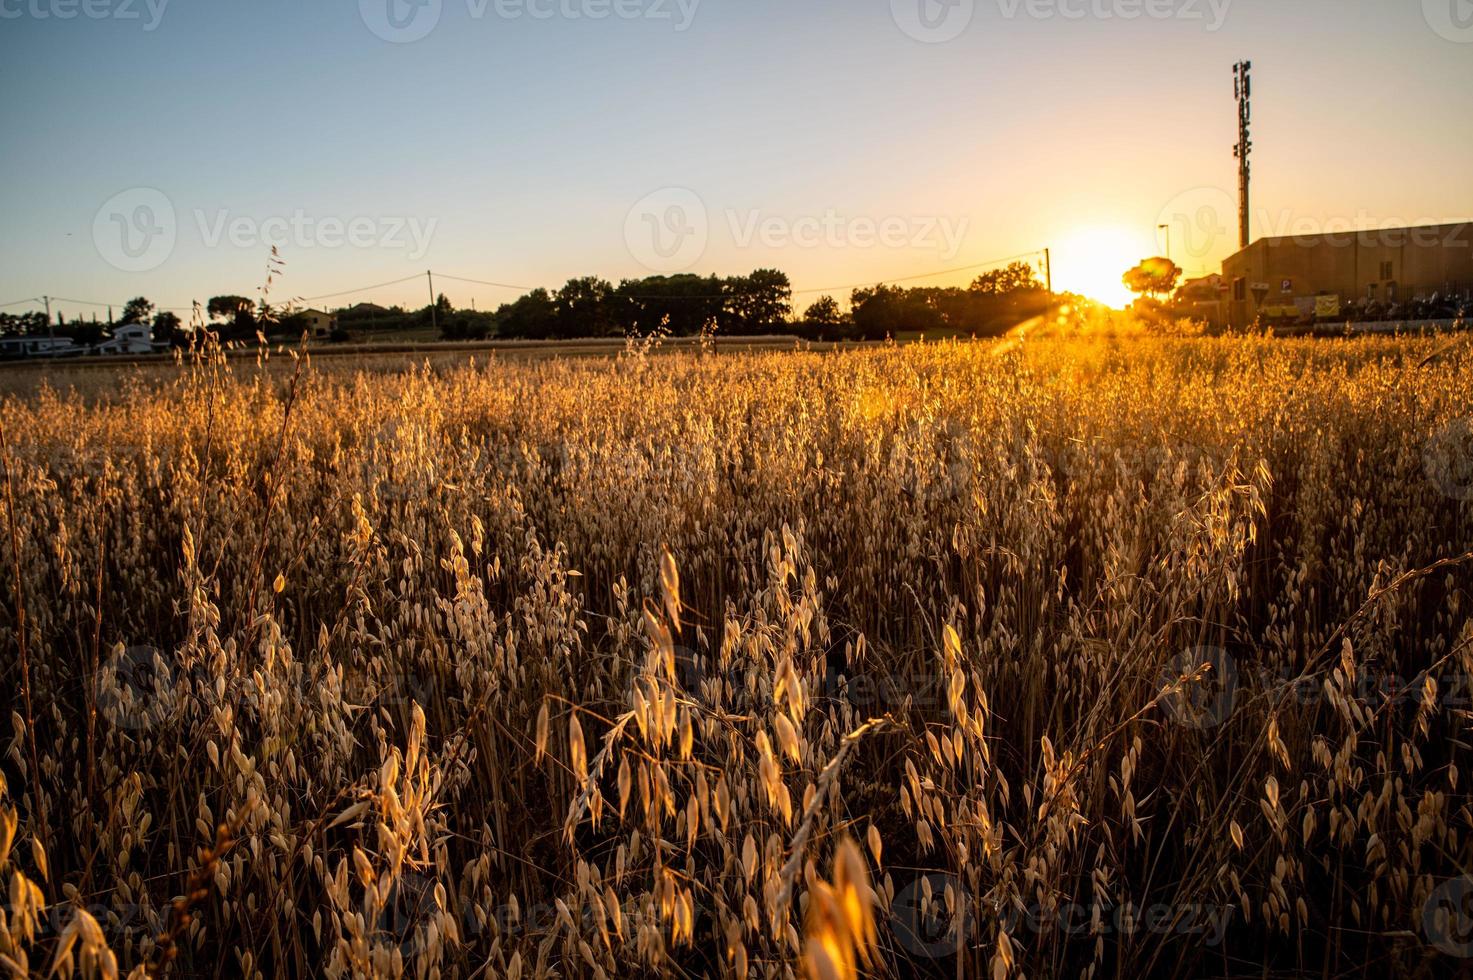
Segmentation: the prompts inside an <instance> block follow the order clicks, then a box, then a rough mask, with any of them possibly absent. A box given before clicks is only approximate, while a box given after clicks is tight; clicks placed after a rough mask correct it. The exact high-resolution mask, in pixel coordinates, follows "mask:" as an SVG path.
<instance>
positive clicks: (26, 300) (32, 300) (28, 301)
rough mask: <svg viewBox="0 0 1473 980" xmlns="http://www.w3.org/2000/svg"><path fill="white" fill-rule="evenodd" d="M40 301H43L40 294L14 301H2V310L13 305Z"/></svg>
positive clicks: (0, 307)
mask: <svg viewBox="0 0 1473 980" xmlns="http://www.w3.org/2000/svg"><path fill="white" fill-rule="evenodd" d="M39 302H41V297H39V296H32V297H31V298H30V299H18V300H16V301H15V302H14V303H0V310H8V309H10V308H11V307H12V306H20V305H21V304H22V303H39Z"/></svg>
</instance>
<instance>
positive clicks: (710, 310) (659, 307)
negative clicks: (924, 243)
mask: <svg viewBox="0 0 1473 980" xmlns="http://www.w3.org/2000/svg"><path fill="white" fill-rule="evenodd" d="M1050 302H1051V297H1050V296H1049V294H1048V292H1047V290H1046V289H1045V287H1044V285H1043V284H1042V283H1041V282H1039V281H1038V278H1037V276H1036V275H1035V273H1034V271H1033V269H1032V267H1030V266H1028V265H1026V264H1024V263H1021V262H1019V263H1014V264H1012V265H1009V266H1007V267H1006V268H1002V269H997V270H994V271H991V272H987V273H984V274H982V275H980V276H978V277H977V278H976V279H975V280H973V282H972V283H971V284H970V285H969V286H967V287H965V288H960V287H945V288H938V287H919V288H910V289H908V288H904V287H901V286H891V285H886V284H883V283H881V284H878V285H875V286H870V287H865V288H860V289H855V290H853V291H852V292H851V293H850V296H849V305H848V308H847V309H845V308H844V307H842V306H841V305H840V303H839V301H838V300H837V299H835V298H834V297H833V296H821V297H819V298H818V299H817V300H815V301H814V302H812V303H811V304H809V305H808V306H807V307H806V308H805V309H804V310H803V312H802V313H801V314H797V313H796V311H795V307H794V305H793V289H792V284H791V282H790V281H789V279H788V276H787V274H786V273H784V272H781V271H779V270H776V269H757V270H755V271H754V272H752V273H751V274H750V275H745V276H727V277H720V276H715V275H710V276H699V275H675V276H651V277H648V278H643V279H625V280H623V281H621V282H620V283H619V284H618V285H615V284H613V283H612V282H609V281H608V280H606V279H601V278H599V277H597V276H584V277H580V278H575V279H570V280H568V282H567V283H566V284H564V285H563V287H562V288H560V289H556V290H548V289H534V290H532V291H531V292H529V293H527V294H525V295H523V296H520V297H518V298H517V299H515V300H513V301H511V302H508V303H503V304H502V305H501V306H499V307H498V308H496V309H495V310H489V311H480V310H475V309H458V308H456V307H455V306H454V305H453V304H452V303H451V302H450V300H449V299H448V298H447V297H446V296H445V295H443V294H441V295H440V296H438V297H437V299H436V302H435V304H434V305H433V306H425V307H422V308H419V309H404V308H403V307H391V308H385V307H380V306H375V305H373V304H367V303H364V304H359V305H357V306H353V307H348V308H344V309H341V310H338V311H337V312H336V313H335V314H334V315H335V317H336V323H337V327H336V329H335V330H334V332H333V337H332V339H333V340H339V341H342V340H348V339H351V338H352V337H353V336H354V334H355V333H356V332H359V331H372V332H374V333H392V332H394V331H399V330H413V329H425V328H430V327H432V326H433V327H435V328H438V330H439V333H440V336H441V337H442V338H443V339H445V340H486V339H492V338H499V339H509V340H569V339H575V338H598V337H622V336H626V335H628V334H630V333H645V334H647V333H651V332H653V331H656V330H661V331H663V332H665V333H667V334H669V335H672V336H677V337H681V336H695V335H697V334H700V333H703V332H707V333H711V332H714V333H718V334H726V335H748V336H751V335H760V334H774V333H778V334H797V335H798V336H802V337H805V338H808V339H812V340H825V341H838V340H883V339H885V338H886V337H893V336H896V335H898V334H900V333H905V332H921V333H925V332H932V333H943V332H954V333H958V334H963V335H968V334H970V335H976V336H992V335H999V334H1002V333H1005V332H1007V330H1009V329H1010V328H1011V327H1013V326H1014V325H1016V324H1017V323H1019V322H1021V321H1022V320H1025V319H1027V318H1029V317H1032V316H1037V315H1039V314H1040V313H1043V312H1045V311H1046V310H1047V309H1048V307H1049V305H1050ZM202 312H203V314H205V315H206V316H207V317H208V321H207V322H205V323H204V324H203V326H204V327H205V328H206V329H208V330H210V331H211V332H213V333H215V334H217V335H218V336H219V337H220V338H221V339H222V340H245V341H248V340H251V339H254V338H255V337H256V336H257V335H262V336H281V337H292V336H298V335H300V334H301V333H302V332H303V331H304V330H305V329H306V326H307V321H306V319H305V318H304V316H303V314H302V312H300V311H293V310H292V309H291V308H287V309H286V310H276V309H273V308H271V307H270V306H269V305H268V304H266V303H265V302H262V301H254V300H251V299H248V298H247V297H244V296H233V295H226V296H216V297H213V298H211V299H210V301H209V302H208V303H207V304H205V306H204V308H203V310H202ZM201 319H202V318H201ZM140 323H141V324H149V325H151V327H152V332H153V339H154V340H156V341H159V342H168V343H176V344H187V343H188V341H189V338H190V337H191V336H192V330H191V329H190V328H186V327H185V325H184V324H183V323H182V322H181V321H180V318H179V317H178V316H177V315H176V314H174V313H172V312H169V311H167V310H163V311H159V310H156V309H155V307H154V305H153V303H151V302H150V301H149V300H148V299H146V298H144V297H138V298H136V299H133V300H131V301H129V302H128V303H127V304H126V305H125V306H124V308H123V315H122V317H121V319H119V320H118V321H116V323H109V324H101V323H98V322H97V321H96V319H95V318H94V320H93V321H92V322H91V323H86V322H84V321H81V320H74V321H72V322H71V323H66V322H65V321H64V319H63V318H62V316H61V315H60V314H58V323H57V325H56V326H55V328H52V330H51V332H53V333H55V335H57V336H62V337H73V338H74V339H76V340H77V342H78V343H96V342H98V341H100V340H102V339H105V337H106V332H107V331H108V330H109V329H110V328H113V327H116V326H121V325H124V324H140ZM49 327H50V325H49V324H48V323H47V322H46V318H45V315H44V314H41V313H30V314H21V315H18V316H17V315H9V314H0V333H3V334H33V335H34V334H41V335H45V334H46V333H47V332H48V328H49Z"/></svg>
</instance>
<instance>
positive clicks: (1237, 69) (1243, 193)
mask: <svg viewBox="0 0 1473 980" xmlns="http://www.w3.org/2000/svg"><path fill="white" fill-rule="evenodd" d="M1252 71H1253V62H1251V61H1240V62H1238V63H1237V64H1236V65H1233V97H1234V98H1236V99H1237V100H1238V145H1237V146H1235V147H1233V156H1235V157H1237V160H1238V247H1239V248H1247V247H1248V246H1249V245H1251V244H1252V238H1251V230H1252V229H1251V228H1250V221H1249V214H1250V212H1249V210H1248V184H1249V178H1250V176H1251V173H1252V170H1251V168H1250V167H1249V165H1248V157H1249V156H1250V155H1251V154H1252V153H1253V140H1252V138H1251V136H1250V135H1249V131H1248V127H1249V125H1250V124H1251V123H1252V122H1253V79H1252V76H1251V75H1250V73H1251V72H1252Z"/></svg>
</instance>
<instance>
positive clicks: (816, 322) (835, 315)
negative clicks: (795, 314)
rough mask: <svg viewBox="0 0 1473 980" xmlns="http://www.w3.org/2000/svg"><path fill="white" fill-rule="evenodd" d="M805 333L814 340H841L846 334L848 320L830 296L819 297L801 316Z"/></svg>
mask: <svg viewBox="0 0 1473 980" xmlns="http://www.w3.org/2000/svg"><path fill="white" fill-rule="evenodd" d="M803 325H804V328H805V332H806V333H807V334H808V335H809V336H810V337H812V338H813V339H815V340H842V339H844V337H845V335H846V334H847V333H848V329H849V326H850V323H849V318H848V317H847V316H845V315H844V311H843V310H841V309H839V301H838V300H836V299H834V298H833V297H832V296H822V297H820V298H819V299H818V300H817V301H816V302H815V303H814V304H813V305H812V306H810V307H808V310H807V312H805V313H804V314H803Z"/></svg>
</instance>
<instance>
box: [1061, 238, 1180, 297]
mask: <svg viewBox="0 0 1473 980" xmlns="http://www.w3.org/2000/svg"><path fill="white" fill-rule="evenodd" d="M1156 251H1158V249H1157V248H1156V245H1155V243H1154V242H1152V241H1150V240H1149V238H1142V236H1141V235H1139V234H1134V233H1132V232H1130V231H1128V230H1126V229H1124V228H1112V227H1101V228H1080V229H1078V230H1076V231H1075V232H1073V233H1072V234H1070V235H1069V237H1068V238H1066V239H1065V240H1064V241H1063V242H1062V243H1061V244H1060V245H1059V246H1058V248H1057V249H1055V251H1054V260H1053V262H1054V288H1056V289H1058V290H1060V291H1063V292H1071V293H1078V294H1080V295H1081V296H1087V297H1089V298H1090V299H1092V300H1095V301H1096V302H1099V303H1104V304H1105V305H1106V306H1111V307H1114V308H1115V309H1122V308H1124V307H1126V306H1129V305H1130V303H1131V300H1133V299H1134V298H1135V297H1134V295H1133V294H1132V293H1131V292H1130V290H1128V289H1126V288H1125V284H1124V283H1123V282H1121V277H1122V276H1124V275H1125V272H1126V270H1127V269H1129V268H1131V267H1132V266H1133V265H1135V264H1136V263H1137V262H1139V261H1140V260H1141V259H1144V258H1148V257H1150V256H1151V255H1154V254H1155V253H1156Z"/></svg>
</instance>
